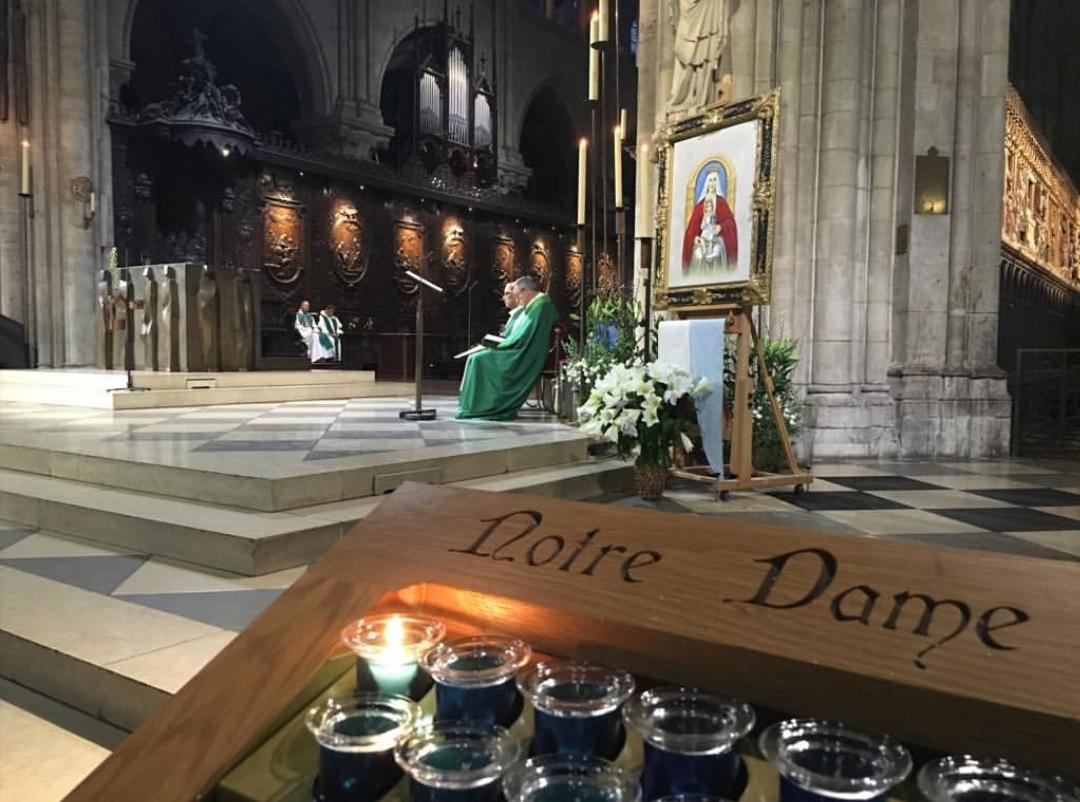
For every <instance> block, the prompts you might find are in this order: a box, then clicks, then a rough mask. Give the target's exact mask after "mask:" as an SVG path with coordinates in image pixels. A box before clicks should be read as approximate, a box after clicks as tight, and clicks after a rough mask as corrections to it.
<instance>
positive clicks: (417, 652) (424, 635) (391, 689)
mask: <svg viewBox="0 0 1080 802" xmlns="http://www.w3.org/2000/svg"><path fill="white" fill-rule="evenodd" d="M445 636H446V627H445V626H444V625H443V624H442V622H440V621H436V620H434V619H432V618H424V617H421V616H414V615H401V614H398V613H393V614H389V615H373V616H367V617H365V618H361V619H360V620H359V621H354V622H353V623H352V624H350V625H349V626H347V627H345V629H343V630H342V631H341V640H342V642H343V643H344V644H345V645H346V646H348V647H349V648H350V649H352V651H354V652H355V653H356V655H357V658H358V659H357V663H356V685H357V688H358V689H359V690H363V691H378V692H381V693H389V694H399V695H401V696H407V697H409V698H410V699H412V700H413V701H420V699H422V698H423V697H424V695H425V694H426V693H427V692H428V691H429V690H430V689H431V684H432V680H431V677H430V676H429V675H428V674H427V672H426V671H424V670H423V669H422V668H421V667H420V665H419V660H420V657H421V656H423V655H424V654H425V653H426V652H427V651H429V650H430V649H431V648H432V647H434V646H436V645H437V644H438V643H439V642H440V641H442V639H443V638H444V637H445Z"/></svg>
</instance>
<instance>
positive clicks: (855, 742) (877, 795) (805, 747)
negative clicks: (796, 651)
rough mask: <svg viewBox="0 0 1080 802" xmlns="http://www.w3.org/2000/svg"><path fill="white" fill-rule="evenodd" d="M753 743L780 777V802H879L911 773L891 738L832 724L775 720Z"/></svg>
mask: <svg viewBox="0 0 1080 802" xmlns="http://www.w3.org/2000/svg"><path fill="white" fill-rule="evenodd" d="M758 745H759V746H760V747H761V752H762V754H763V755H764V756H765V758H766V759H767V760H768V761H769V762H770V763H772V765H773V767H774V768H775V769H776V770H777V771H778V772H779V774H780V800H781V802H822V801H823V800H834V799H847V800H884V799H885V796H886V794H888V792H889V790H890V789H892V788H893V787H894V786H896V785H898V784H899V783H901V782H903V780H904V778H905V777H907V776H908V774H909V773H910V772H911V755H910V754H909V753H908V750H907V749H905V748H904V747H903V746H901V745H900V744H899V743H897V742H896V741H894V740H893V739H892V738H889V737H888V736H887V735H879V734H876V733H871V732H863V731H861V730H856V729H852V728H850V727H848V726H846V725H844V724H840V723H837V722H832V721H818V720H815V719H790V720H788V721H781V722H780V723H778V724H774V725H772V726H771V727H769V728H768V729H766V730H765V731H764V732H763V733H761V737H760V739H759V740H758Z"/></svg>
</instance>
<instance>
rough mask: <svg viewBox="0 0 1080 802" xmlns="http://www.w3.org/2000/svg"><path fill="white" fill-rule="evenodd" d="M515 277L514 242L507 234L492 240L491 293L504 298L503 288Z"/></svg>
mask: <svg viewBox="0 0 1080 802" xmlns="http://www.w3.org/2000/svg"><path fill="white" fill-rule="evenodd" d="M514 278H515V276H514V241H513V240H512V239H510V238H509V237H508V236H506V235H505V234H499V235H497V236H495V237H492V239H491V281H492V283H491V293H492V295H494V296H495V297H497V298H501V297H502V291H503V287H504V286H505V285H506V282H508V281H511V280H513V279H514Z"/></svg>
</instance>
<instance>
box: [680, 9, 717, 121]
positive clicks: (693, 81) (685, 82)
mask: <svg viewBox="0 0 1080 802" xmlns="http://www.w3.org/2000/svg"><path fill="white" fill-rule="evenodd" d="M728 10H729V9H728V0H670V5H669V6H668V11H669V17H668V18H669V21H670V22H671V24H672V27H673V29H674V31H675V42H674V46H673V50H674V54H675V63H674V67H673V70H672V74H671V92H670V94H669V96H668V108H669V109H670V110H672V111H674V110H677V109H687V108H700V107H702V106H707V105H709V104H710V103H713V102H715V101H716V100H717V99H718V97H719V94H718V89H719V88H720V84H721V80H722V76H721V74H720V60H721V58H722V57H723V55H724V51H725V50H727V47H728V39H729V35H728Z"/></svg>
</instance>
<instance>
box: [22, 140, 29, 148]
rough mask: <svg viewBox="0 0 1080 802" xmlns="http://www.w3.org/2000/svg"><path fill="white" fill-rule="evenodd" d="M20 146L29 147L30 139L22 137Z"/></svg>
mask: <svg viewBox="0 0 1080 802" xmlns="http://www.w3.org/2000/svg"><path fill="white" fill-rule="evenodd" d="M22 146H23V147H24V148H28V147H30V140H29V139H24V140H23V141H22Z"/></svg>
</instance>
